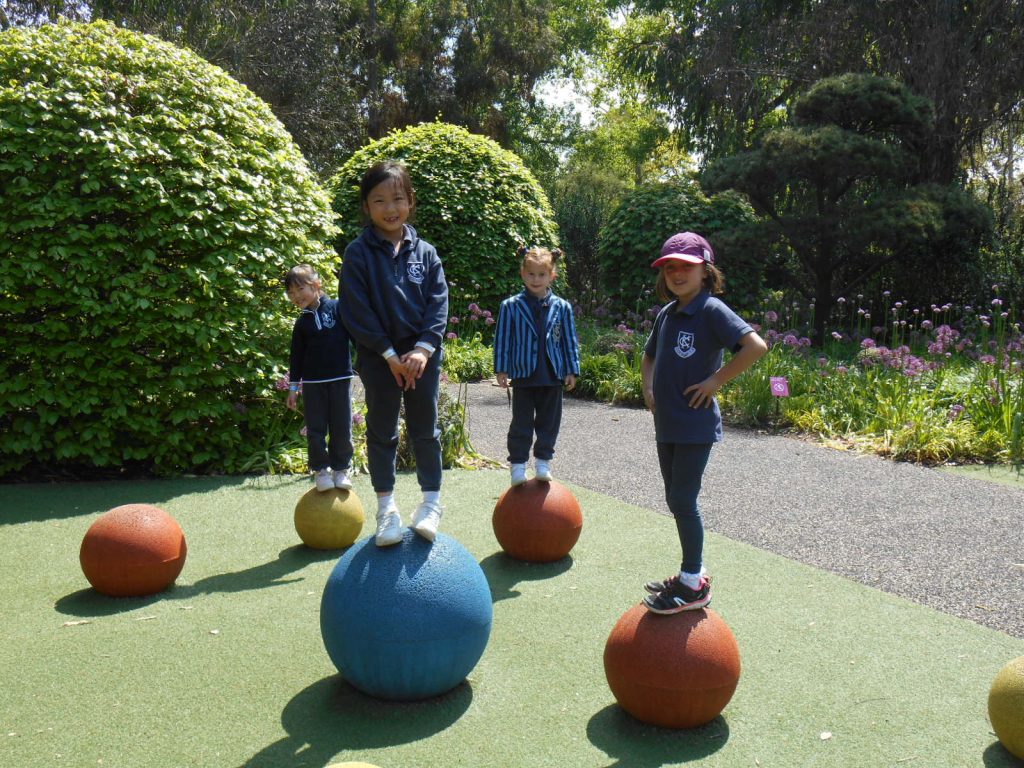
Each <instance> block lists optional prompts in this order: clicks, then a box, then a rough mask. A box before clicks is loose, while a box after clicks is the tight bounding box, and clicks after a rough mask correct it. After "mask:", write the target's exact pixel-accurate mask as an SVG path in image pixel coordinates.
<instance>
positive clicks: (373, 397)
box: [358, 347, 442, 493]
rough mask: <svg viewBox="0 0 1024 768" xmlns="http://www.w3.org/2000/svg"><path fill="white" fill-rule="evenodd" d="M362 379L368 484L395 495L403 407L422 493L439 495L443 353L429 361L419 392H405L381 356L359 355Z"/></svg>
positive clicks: (366, 352)
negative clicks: (439, 407) (439, 400)
mask: <svg viewBox="0 0 1024 768" xmlns="http://www.w3.org/2000/svg"><path fill="white" fill-rule="evenodd" d="M358 351H359V358H358V360H359V377H360V378H361V379H362V380H363V389H364V390H365V395H366V459H367V463H368V464H369V467H370V483H371V484H372V485H373V490H374V491H376V492H377V493H390V492H391V491H393V490H394V489H395V460H396V459H397V456H398V436H399V427H398V419H399V416H400V414H401V409H402V405H403V404H404V405H405V429H406V435H407V437H408V440H409V443H410V444H411V445H412V451H413V456H414V457H415V458H416V478H417V480H418V481H419V485H420V490H423V491H439V490H441V440H440V437H441V430H440V429H439V428H438V425H437V399H438V395H439V394H440V378H441V356H442V352H441V349H440V347H439V348H438V349H437V351H436V352H435V353H434V354H433V356H431V358H430V359H429V360H427V367H426V368H425V369H424V371H423V375H422V376H421V377H420V378H418V379H417V380H416V388H415V389H407V390H402V389H401V388H400V387H399V386H398V384H396V383H395V377H394V375H393V374H392V373H391V369H390V368H389V367H388V364H387V362H386V361H385V360H384V358H383V357H381V356H380V355H378V354H376V353H374V352H370V351H369V350H366V351H364V350H363V349H362V348H360V349H359V350H358Z"/></svg>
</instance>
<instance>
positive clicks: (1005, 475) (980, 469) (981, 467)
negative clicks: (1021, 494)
mask: <svg viewBox="0 0 1024 768" xmlns="http://www.w3.org/2000/svg"><path fill="white" fill-rule="evenodd" d="M941 469H942V470H943V471H944V472H952V473H953V474H956V475H966V476H967V477H970V478H973V479H975V480H988V481H989V482H990V483H998V484H1000V485H1009V486H1013V487H1014V488H1020V487H1021V486H1024V468H1022V467H1013V466H1010V465H1008V464H957V465H952V464H950V465H946V466H943V467H941Z"/></svg>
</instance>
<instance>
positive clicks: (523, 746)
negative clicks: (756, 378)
mask: <svg viewBox="0 0 1024 768" xmlns="http://www.w3.org/2000/svg"><path fill="white" fill-rule="evenodd" d="M505 483H506V474H505V472H503V471H476V472H472V471H456V472H450V473H447V474H446V478H445V503H446V505H447V508H448V511H447V514H446V516H445V518H444V521H443V530H444V531H445V532H446V533H448V534H449V535H451V536H454V537H455V538H457V539H458V540H459V541H461V542H462V543H463V544H464V545H465V546H466V547H467V548H468V549H469V551H470V552H472V553H473V555H474V556H475V557H476V558H477V560H478V561H479V562H480V564H481V567H482V568H483V571H484V573H485V574H486V576H487V579H488V582H489V583H490V585H491V591H492V594H493V598H494V625H493V630H492V634H491V638H490V642H489V644H488V646H487V649H486V651H485V652H484V655H483V657H482V659H481V660H480V663H479V664H478V665H477V666H476V668H475V669H474V670H473V672H472V673H471V674H470V676H469V679H468V681H467V683H465V684H463V685H460V686H459V687H457V688H456V689H455V690H454V691H452V692H450V693H448V694H445V695H443V696H441V697H438V698H435V699H431V700H428V701H424V702H419V703H388V702H382V701H376V700H374V699H371V698H369V697H367V696H365V695H363V694H361V693H359V692H357V691H355V690H354V689H352V688H351V687H350V686H349V685H348V684H347V683H345V682H343V681H342V680H341V678H340V676H339V675H338V674H337V671H336V670H335V668H334V667H333V665H332V664H331V662H330V659H329V658H328V656H327V653H326V651H325V650H324V647H323V644H322V641H321V638H320V629H319V604H320V596H321V593H322V591H323V587H324V584H325V581H326V579H327V576H328V575H329V573H330V571H331V569H332V567H333V566H334V563H335V562H336V560H337V558H338V557H339V556H340V554H341V553H340V552H328V553H324V552H316V551H313V550H309V549H307V548H305V547H304V546H302V545H301V544H300V542H299V540H298V538H297V536H296V534H295V530H294V527H293V524H292V513H293V509H294V504H295V501H296V500H297V499H298V498H299V496H300V495H301V494H302V493H303V492H304V491H305V490H306V488H307V487H308V482H307V481H305V480H303V481H298V480H277V479H271V480H265V479H258V480H254V479H238V478H226V479H225V478H222V479H179V480H167V481H149V482H124V483H95V484H92V483H79V484H68V485H37V486H0V552H2V553H3V555H2V557H0V577H2V578H0V590H2V592H0V605H2V610H3V645H2V648H0V691H2V698H0V729H2V730H0V765H2V766H17V767H18V768H32V767H33V766H47V768H50V767H51V766H57V765H59V766H103V767H104V768H113V767H115V766H125V767H126V768H147V767H149V766H159V767H160V768H170V767H177V766H203V767H204V768H210V767H213V766H243V765H244V766H260V767H266V768H271V767H273V768H287V767H290V766H326V765H328V764H330V763H333V762H341V761H348V760H352V761H355V760H362V761H366V762H369V763H372V764H375V765H378V766H381V767H382V768H398V767H401V768H414V767H417V766H423V767H425V768H432V767H433V766H473V767H474V768H481V767H483V766H501V767H502V768H509V767H511V768H519V767H522V768H527V767H529V768H533V767H534V766H559V767H560V768H567V767H568V768H573V767H575V766H587V767H590V766H623V767H625V766H629V767H630V768H655V767H656V766H675V765H685V764H688V763H691V762H696V761H699V764H700V765H702V766H726V767H729V768H731V767H733V766H745V767H756V766H764V767H765V768H768V767H769V766H780V767H784V768H794V767H795V766H829V767H832V766H840V767H842V768H850V767H851V766H852V767H857V766H865V768H876V767H878V766H911V767H916V766H929V767H930V768H931V767H935V766H940V767H942V768H947V767H951V766H985V767H986V768H993V767H994V766H1018V765H1020V763H1019V761H1015V760H1014V759H1013V758H1012V757H1011V756H1010V755H1009V754H1008V753H1007V752H1005V750H1003V748H1002V747H1001V746H1000V745H999V744H998V742H997V741H996V739H995V737H994V735H993V734H992V731H991V729H990V725H989V723H988V719H987V714H986V703H987V696H988V689H989V686H990V684H991V681H992V679H993V678H994V677H995V675H996V673H997V672H998V671H999V669H1000V668H1001V667H1002V666H1003V665H1005V664H1006V663H1007V662H1008V661H1009V660H1010V659H1013V658H1015V657H1017V656H1020V655H1024V642H1022V641H1020V640H1017V639H1014V638H1012V637H1010V636H1008V635H1005V634H1002V633H999V632H996V631H994V630H991V629H987V628H984V627H980V626H978V625H975V624H972V623H970V622H966V621H963V620H960V619H956V618H953V617H951V616H948V615H945V614H941V613H937V612H935V611H932V610H930V609H927V608H924V607H921V606H918V605H915V604H912V603H909V602H907V601H905V600H901V599H898V598H895V597H892V596H889V595H886V594H884V593H881V592H878V591H875V590H872V589H869V588H866V587H863V586H860V585H858V584H855V583H853V582H850V581H847V580H844V579H841V578H838V577H836V576H833V575H830V574H827V573H824V572H822V571H818V570H815V569H813V568H810V567H807V566H804V565H801V564H798V563H794V562H792V561H789V560H785V559H783V558H780V557H778V556H775V555H772V554H768V553H765V552H762V551H759V550H757V549H754V548H752V547H749V546H746V545H743V544H738V543H736V542H733V541H730V540H727V539H724V538H722V537H718V536H709V538H708V541H707V548H706V549H707V551H706V560H707V564H708V566H709V569H710V570H711V571H712V573H713V574H714V577H715V582H714V585H715V601H714V604H713V608H714V610H716V611H717V612H718V613H719V614H720V615H721V616H722V617H723V618H724V619H725V620H726V621H727V622H728V623H729V625H730V626H731V628H732V630H733V632H734V633H735V635H736V638H737V640H738V642H739V646H740V653H741V656H742V663H743V671H742V676H741V679H740V684H739V687H738V689H737V691H736V693H735V695H734V696H733V699H732V701H731V702H730V703H729V705H728V706H727V707H726V709H725V711H724V712H723V714H722V716H721V717H719V718H718V719H716V720H715V721H713V722H712V723H710V724H709V725H707V726H705V727H703V728H699V729H696V730H693V731H678V732H677V731H669V730H663V729H659V728H654V727H650V726H646V725H643V724H641V723H639V722H637V721H635V720H633V719H632V718H631V717H630V716H628V715H626V714H625V713H624V712H622V711H621V710H620V709H619V708H618V707H617V706H616V704H615V701H614V698H613V696H612V694H611V692H610V691H609V689H608V687H607V684H606V682H605V677H604V668H603V662H602V654H603V650H604V644H605V641H606V639H607V637H608V633H609V632H610V631H611V628H612V627H613V626H614V624H615V622H616V621H617V620H618V618H619V616H621V615H622V614H623V613H624V612H625V611H626V610H628V609H629V608H630V607H631V606H632V605H635V604H636V602H637V601H638V600H639V599H640V597H641V596H642V592H641V586H640V585H641V584H642V583H643V582H644V581H645V580H647V579H649V578H653V577H663V576H665V575H666V574H668V573H669V572H671V571H672V569H673V568H674V567H675V565H676V564H677V562H678V557H679V553H678V551H677V548H678V543H677V541H676V537H675V530H674V526H673V524H672V521H671V520H670V519H669V518H666V517H663V516H661V515H657V514H654V513H652V512H650V511H646V510H643V509H640V508H637V507H631V506H628V505H625V504H622V503H621V502H619V501H616V500H614V499H611V498H609V497H607V496H603V495H600V494H597V493H592V492H590V491H587V490H584V489H580V488H574V489H573V490H574V492H575V493H576V494H577V497H578V499H579V501H580V503H581V505H582V507H583V511H584V517H585V522H584V527H583V533H582V535H581V537H580V540H579V542H578V543H577V545H576V547H575V548H574V550H573V552H572V554H571V555H570V557H568V558H565V559H564V560H562V561H560V562H557V563H553V564H548V565H529V564H525V563H520V562H516V561H512V560H510V559H508V558H507V557H506V556H505V555H503V554H502V553H501V551H500V549H499V547H498V545H497V542H496V541H495V539H494V536H493V533H492V530H491V525H490V517H491V511H492V509H493V505H494V502H495V500H496V499H497V497H498V495H499V494H500V493H501V492H502V491H503V490H504V488H505ZM356 491H357V492H358V493H359V494H360V495H361V496H362V498H363V499H364V500H369V499H370V498H371V496H372V493H371V492H370V488H369V484H368V482H367V480H366V478H365V477H360V478H358V479H357V484H356ZM417 496H418V494H417V493H416V492H415V481H414V479H413V478H412V477H410V476H408V475H403V476H401V477H400V480H399V488H398V494H397V498H398V501H399V504H400V505H401V506H402V508H403V510H404V511H405V512H406V514H408V512H409V511H411V509H412V507H413V506H414V504H415V502H416V501H417V500H418V499H417ZM129 502H144V503H152V504H156V505H158V506H160V507H162V508H163V509H165V510H166V511H167V512H169V513H170V514H171V515H173V516H174V517H175V518H176V519H177V520H178V521H179V523H180V524H181V526H182V528H183V529H184V531H185V535H186V537H187V541H188V546H189V554H188V560H187V562H186V564H185V568H184V571H183V572H182V574H181V576H180V577H179V579H178V583H177V585H176V586H175V587H174V588H173V589H171V590H169V591H167V592H165V593H163V594H160V595H157V596H153V597H149V598H136V599H110V598H105V597H102V596H100V595H97V594H96V593H94V592H93V591H92V590H91V589H90V588H89V586H88V583H87V582H86V580H85V578H84V576H83V575H82V572H81V569H80V567H79V563H78V549H79V545H80V543H81V540H82V537H83V535H84V534H85V532H86V530H87V529H88V527H89V525H90V524H91V523H92V522H93V521H94V520H95V519H96V517H97V515H99V514H101V513H102V512H104V511H106V510H107V509H109V508H111V507H114V506H116V505H119V504H124V503H129ZM766 524H770V521H768V520H766ZM367 533H369V529H368V528H367V529H366V530H364V534H367ZM823 535H827V532H823ZM665 620H666V621H671V620H672V619H671V617H668V618H666V619H665Z"/></svg>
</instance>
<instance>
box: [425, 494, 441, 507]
mask: <svg viewBox="0 0 1024 768" xmlns="http://www.w3.org/2000/svg"><path fill="white" fill-rule="evenodd" d="M423 501H424V503H426V504H440V503H441V492H440V491H424V492H423Z"/></svg>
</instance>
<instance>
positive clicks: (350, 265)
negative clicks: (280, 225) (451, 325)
mask: <svg viewBox="0 0 1024 768" xmlns="http://www.w3.org/2000/svg"><path fill="white" fill-rule="evenodd" d="M405 238H406V239H405V240H404V241H403V243H402V247H401V248H400V249H399V252H398V253H397V254H396V253H395V250H394V246H393V245H392V244H391V243H390V242H388V241H387V240H382V239H381V238H380V237H378V236H377V234H376V233H375V232H374V231H373V227H366V228H364V229H363V232H362V234H360V235H359V237H357V238H356V239H355V240H353V241H352V242H351V243H349V244H348V247H347V248H346V249H345V259H344V261H342V263H341V270H340V271H339V272H338V280H339V282H340V285H341V300H342V307H341V318H342V320H343V321H344V323H345V327H346V328H348V332H349V333H350V334H351V336H352V338H353V339H355V341H356V344H357V345H358V346H359V347H361V348H365V349H368V350H371V351H372V352H375V353H377V354H378V355H383V354H384V353H385V352H386V351H387V350H388V348H389V347H390V348H394V350H395V351H396V352H398V353H399V354H404V353H405V352H408V351H409V350H410V349H412V348H413V347H414V346H415V345H416V343H417V342H421V341H422V342H424V343H426V344H429V345H430V346H431V347H433V348H434V349H437V350H439V349H440V348H441V341H442V339H443V337H444V329H445V327H446V326H447V325H448V283H447V282H445V279H444V270H443V269H442V267H441V260H440V259H439V258H438V256H437V251H436V250H435V249H434V246H432V245H431V244H430V243H428V242H427V241H426V240H421V239H420V238H419V237H418V236H417V234H416V230H415V229H413V228H412V227H410V226H409V225H406V227H405Z"/></svg>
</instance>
